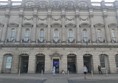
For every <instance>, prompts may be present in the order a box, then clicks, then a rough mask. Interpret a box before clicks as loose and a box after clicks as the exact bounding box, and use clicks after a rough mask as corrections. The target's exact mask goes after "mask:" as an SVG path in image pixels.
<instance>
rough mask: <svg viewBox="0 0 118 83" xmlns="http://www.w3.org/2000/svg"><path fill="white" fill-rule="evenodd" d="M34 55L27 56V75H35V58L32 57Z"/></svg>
mask: <svg viewBox="0 0 118 83" xmlns="http://www.w3.org/2000/svg"><path fill="white" fill-rule="evenodd" d="M34 54H35V53H33V52H32V53H31V54H30V55H29V63H28V73H35V68H36V67H35V64H36V61H35V60H36V57H35V55H34Z"/></svg>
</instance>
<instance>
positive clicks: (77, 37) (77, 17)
mask: <svg viewBox="0 0 118 83" xmlns="http://www.w3.org/2000/svg"><path fill="white" fill-rule="evenodd" d="M75 17H76V41H81V35H80V34H81V33H80V27H79V23H80V22H79V10H78V9H76V16H75Z"/></svg>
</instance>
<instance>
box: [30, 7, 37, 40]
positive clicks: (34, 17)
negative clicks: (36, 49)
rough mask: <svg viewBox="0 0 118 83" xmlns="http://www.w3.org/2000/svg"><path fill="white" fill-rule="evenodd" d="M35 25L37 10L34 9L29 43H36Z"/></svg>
mask: <svg viewBox="0 0 118 83" xmlns="http://www.w3.org/2000/svg"><path fill="white" fill-rule="evenodd" d="M36 24H37V9H34V16H33V28H32V34H31V41H33V42H35V41H36Z"/></svg>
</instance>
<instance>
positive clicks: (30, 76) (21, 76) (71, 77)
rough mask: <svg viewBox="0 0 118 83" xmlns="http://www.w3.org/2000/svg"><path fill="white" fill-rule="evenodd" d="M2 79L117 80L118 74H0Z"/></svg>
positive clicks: (44, 81) (48, 82) (53, 82)
mask: <svg viewBox="0 0 118 83" xmlns="http://www.w3.org/2000/svg"><path fill="white" fill-rule="evenodd" d="M4 79H12V80H25V81H30V82H24V83H33V81H38V80H39V81H41V82H34V83H77V81H78V80H79V81H84V82H85V81H88V80H89V81H95V80H99V81H102V80H106V81H107V80H117V81H118V74H103V75H99V74H93V75H91V74H88V75H87V79H86V80H85V79H84V75H83V74H56V75H52V74H0V83H3V82H1V81H2V80H4ZM32 80H33V81H32ZM31 81H32V82H31ZM84 82H83V83H84ZM4 83H7V82H4ZM11 83H13V82H11ZM14 83H16V82H14ZM17 83H23V82H17ZM80 83H81V82H80ZM114 83H115V82H114Z"/></svg>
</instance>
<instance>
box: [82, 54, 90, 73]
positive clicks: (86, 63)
mask: <svg viewBox="0 0 118 83" xmlns="http://www.w3.org/2000/svg"><path fill="white" fill-rule="evenodd" d="M83 60H84V65H86V67H87V69H88V73H91V71H92V56H91V55H85V56H84V57H83Z"/></svg>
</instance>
